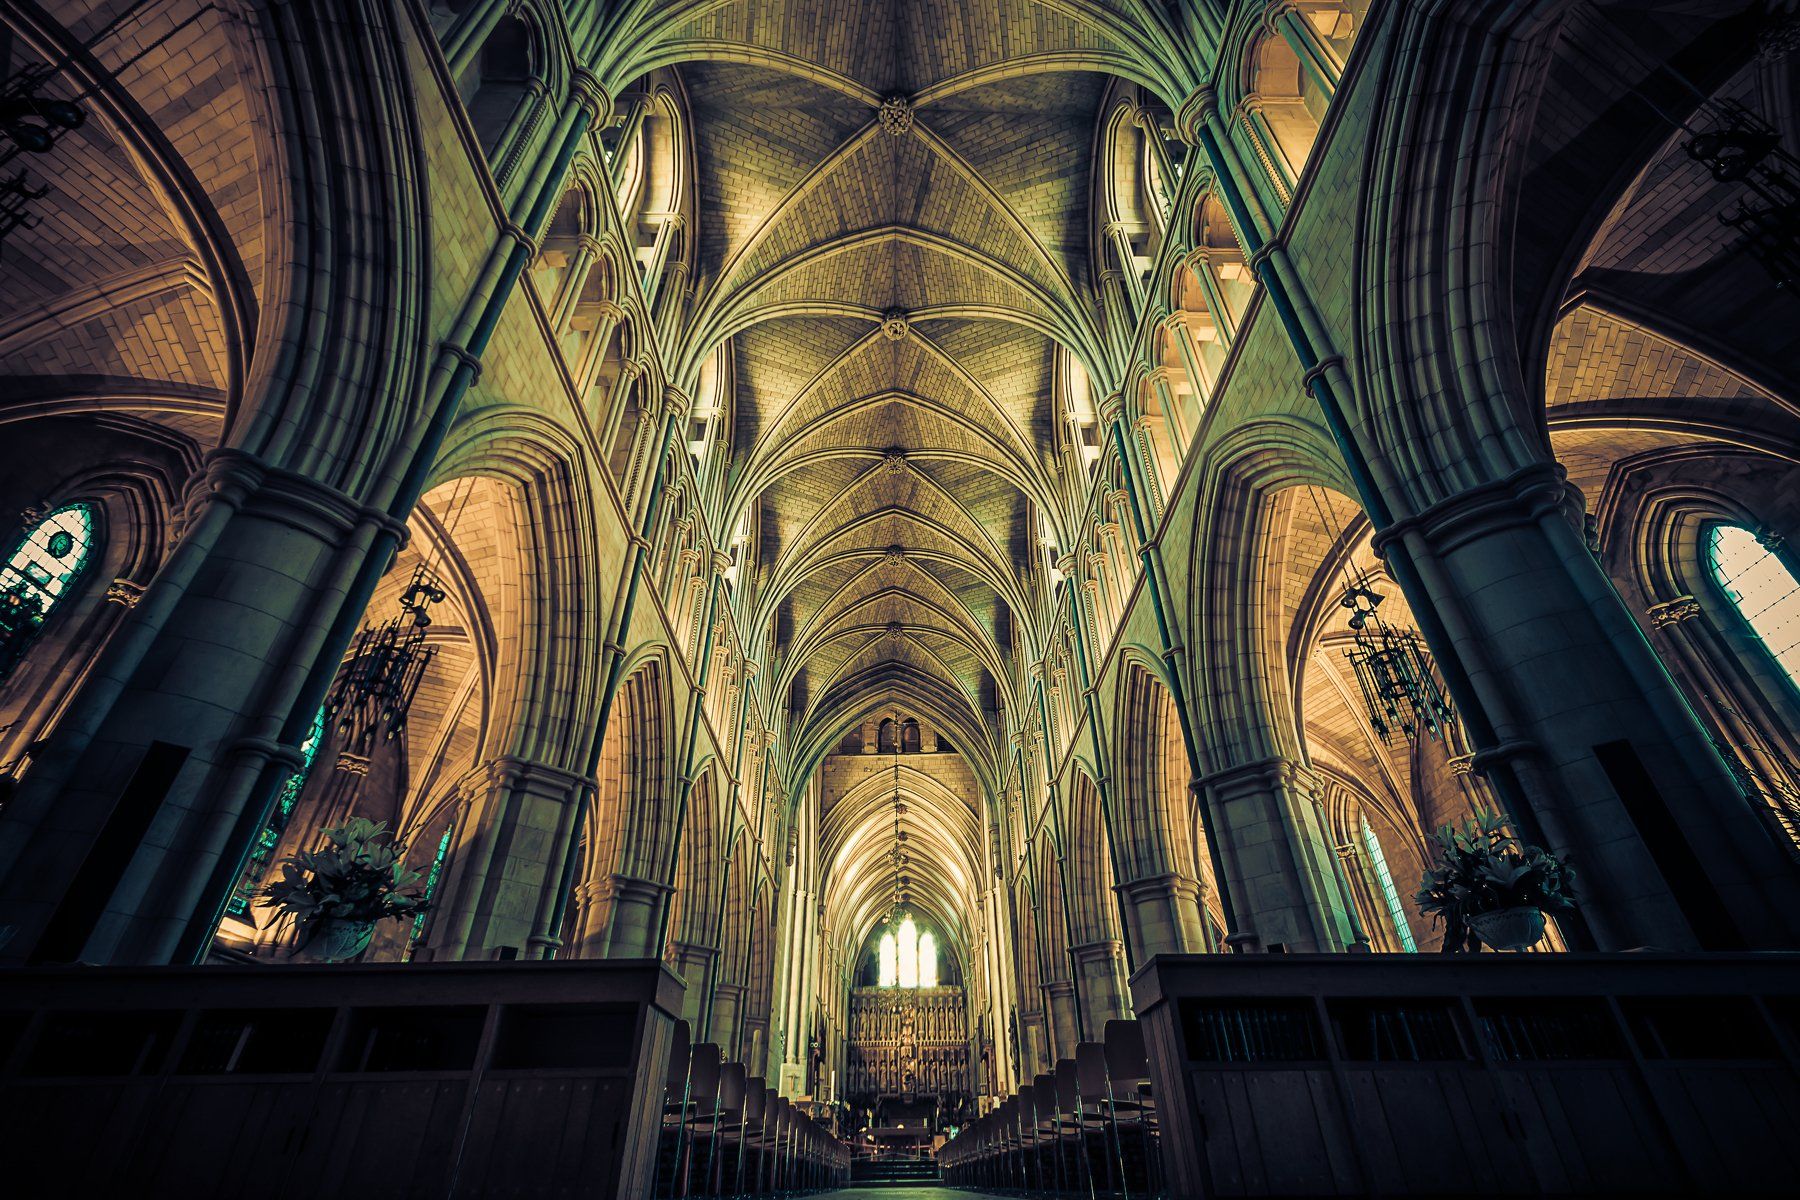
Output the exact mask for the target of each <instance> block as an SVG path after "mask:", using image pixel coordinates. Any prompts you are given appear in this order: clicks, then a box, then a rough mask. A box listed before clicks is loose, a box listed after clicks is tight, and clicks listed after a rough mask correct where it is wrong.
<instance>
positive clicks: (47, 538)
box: [0, 504, 94, 680]
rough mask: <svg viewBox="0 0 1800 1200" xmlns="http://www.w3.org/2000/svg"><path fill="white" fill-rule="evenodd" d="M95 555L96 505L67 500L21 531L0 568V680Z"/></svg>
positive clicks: (72, 591) (23, 652) (39, 630)
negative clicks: (94, 507)
mask: <svg viewBox="0 0 1800 1200" xmlns="http://www.w3.org/2000/svg"><path fill="white" fill-rule="evenodd" d="M93 557H94V509H93V506H92V505H89V504H65V505H64V506H63V507H61V508H59V509H57V510H56V511H55V512H53V513H51V514H50V515H49V516H47V517H45V518H43V519H42V520H41V521H39V522H38V523H37V524H35V525H33V526H32V527H31V528H29V529H27V530H26V531H25V536H24V537H22V538H20V539H19V544H18V545H17V546H16V547H14V548H13V552H12V553H11V554H10V555H8V556H7V559H6V565H5V566H4V567H0V680H4V679H5V678H6V677H7V676H8V675H11V674H12V671H13V668H14V667H16V666H18V665H19V663H20V661H22V660H23V659H24V657H25V653H26V651H27V650H29V649H30V648H31V644H32V643H33V642H34V641H36V640H37V636H38V634H39V633H40V632H42V631H43V628H44V625H45V624H46V623H47V622H48V621H49V620H50V616H51V614H52V613H54V612H55V611H56V609H57V607H58V606H59V605H61V604H62V603H63V602H64V601H65V600H67V599H68V598H69V597H70V596H72V595H74V594H75V584H76V582H77V581H78V580H79V579H80V578H81V576H82V575H83V573H85V572H86V571H87V568H88V564H89V563H90V562H91V561H92V560H93Z"/></svg>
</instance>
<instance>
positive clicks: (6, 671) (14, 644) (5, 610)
mask: <svg viewBox="0 0 1800 1200" xmlns="http://www.w3.org/2000/svg"><path fill="white" fill-rule="evenodd" d="M43 616H44V602H43V600H42V599H41V598H40V597H39V595H38V592H37V589H36V588H34V587H32V586H31V583H30V581H29V580H27V579H25V578H24V577H23V576H21V577H20V578H19V579H17V580H15V581H14V582H13V584H12V585H11V586H10V587H7V588H5V589H4V590H0V680H4V679H6V678H7V677H8V676H10V675H11V674H12V672H13V668H14V667H16V666H18V665H19V663H20V662H21V661H22V660H23V659H24V657H25V652H26V651H27V650H29V649H30V648H31V643H32V642H33V641H34V640H35V639H36V637H37V632H38V628H39V626H41V625H42V624H43Z"/></svg>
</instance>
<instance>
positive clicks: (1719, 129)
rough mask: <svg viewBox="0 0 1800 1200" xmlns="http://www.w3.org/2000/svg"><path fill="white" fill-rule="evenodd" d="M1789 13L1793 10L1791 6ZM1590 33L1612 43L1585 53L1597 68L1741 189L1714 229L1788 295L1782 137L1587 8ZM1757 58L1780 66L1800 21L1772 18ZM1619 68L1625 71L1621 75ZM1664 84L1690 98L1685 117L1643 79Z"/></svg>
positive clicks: (1799, 270) (1790, 223)
mask: <svg viewBox="0 0 1800 1200" xmlns="http://www.w3.org/2000/svg"><path fill="white" fill-rule="evenodd" d="M1790 7H1791V6H1790ZM1590 11H1591V13H1592V15H1593V18H1594V20H1593V28H1595V29H1596V30H1597V31H1599V32H1600V33H1601V34H1602V36H1604V37H1605V38H1607V39H1609V40H1610V41H1611V43H1612V47H1611V50H1610V52H1608V53H1597V52H1593V51H1590V52H1589V53H1588V57H1589V59H1590V61H1591V62H1592V63H1593V64H1594V66H1595V68H1596V69H1597V70H1599V71H1601V72H1603V73H1605V74H1608V75H1610V76H1612V77H1613V78H1614V79H1615V80H1617V81H1618V82H1620V83H1622V84H1623V85H1624V86H1625V88H1626V90H1628V91H1629V92H1630V93H1631V94H1632V95H1633V96H1635V97H1636V98H1637V99H1638V100H1639V101H1640V102H1641V103H1642V104H1643V105H1644V107H1646V108H1648V109H1649V110H1650V111H1651V112H1652V113H1654V114H1655V116H1656V118H1657V120H1658V121H1660V122H1662V123H1663V124H1664V125H1666V126H1668V127H1669V129H1671V130H1672V131H1674V132H1675V133H1679V134H1686V135H1687V136H1686V138H1685V139H1684V140H1683V141H1682V142H1681V148H1682V150H1683V151H1684V152H1685V153H1686V154H1687V156H1688V157H1689V158H1691V159H1693V160H1694V161H1695V162H1697V163H1699V164H1701V165H1702V166H1704V167H1705V168H1706V169H1707V171H1708V172H1709V173H1710V174H1711V175H1712V177H1713V179H1714V180H1715V181H1716V182H1718V183H1722V184H1732V185H1739V186H1741V187H1742V188H1743V191H1742V192H1740V193H1739V194H1738V195H1737V196H1735V197H1733V199H1734V200H1735V204H1734V206H1733V207H1732V208H1731V209H1729V210H1728V211H1724V212H1721V213H1719V215H1718V219H1719V223H1720V224H1722V225H1725V226H1726V227H1728V228H1730V229H1734V230H1737V231H1738V232H1740V233H1742V234H1743V240H1742V242H1741V246H1742V248H1743V250H1744V252H1745V253H1747V254H1748V255H1749V256H1750V257H1752V258H1754V259H1756V260H1757V262H1759V263H1761V264H1762V266H1763V268H1764V269H1765V270H1766V271H1768V273H1769V275H1770V276H1771V277H1772V278H1773V279H1774V281H1775V286H1776V287H1777V288H1781V289H1783V290H1789V289H1792V288H1793V287H1795V286H1796V281H1800V159H1797V158H1796V157H1795V156H1794V155H1793V154H1791V153H1789V152H1788V151H1787V150H1786V149H1785V148H1784V147H1783V146H1782V144H1781V135H1780V132H1779V131H1778V130H1777V129H1776V128H1775V127H1774V126H1773V125H1772V124H1770V123H1769V122H1768V121H1767V120H1765V119H1764V118H1763V117H1761V116H1760V115H1758V114H1757V113H1755V112H1753V111H1751V110H1750V109H1749V108H1748V107H1746V106H1745V105H1743V104H1740V103H1738V102H1737V101H1735V100H1722V99H1718V98H1717V97H1715V96H1712V95H1709V94H1708V93H1707V92H1706V91H1705V90H1704V89H1702V88H1700V87H1698V86H1696V85H1695V84H1694V83H1693V81H1691V80H1689V79H1687V78H1686V77H1685V76H1683V75H1682V74H1681V73H1680V72H1679V71H1677V70H1676V69H1675V68H1674V67H1673V66H1672V65H1670V64H1668V63H1662V62H1658V61H1657V60H1655V59H1654V58H1653V57H1651V56H1648V55H1646V54H1645V53H1644V52H1643V50H1642V48H1641V47H1640V46H1639V45H1638V44H1637V42H1636V40H1635V39H1634V38H1633V36H1632V35H1631V34H1630V33H1629V32H1627V31H1626V30H1624V29H1621V28H1620V27H1619V26H1618V25H1616V24H1615V23H1614V22H1613V21H1612V20H1611V19H1610V18H1608V17H1607V16H1605V15H1603V14H1601V13H1600V12H1599V10H1598V9H1596V8H1592V6H1590ZM1756 43H1757V45H1756V57H1757V58H1758V59H1759V60H1761V61H1762V62H1765V63H1770V64H1773V63H1777V62H1780V61H1781V60H1783V59H1786V58H1789V57H1791V56H1792V55H1793V53H1794V50H1795V49H1796V48H1797V47H1800V17H1796V16H1794V15H1793V14H1792V12H1791V11H1790V12H1789V13H1788V14H1786V15H1780V14H1775V15H1773V16H1772V18H1771V20H1770V22H1769V24H1767V25H1766V26H1765V27H1764V28H1763V29H1762V30H1761V31H1760V32H1759V34H1758V35H1757V39H1756ZM1621 63H1623V64H1625V65H1626V67H1628V68H1630V69H1626V70H1622V69H1621V67H1620V64H1621ZM1653 76H1654V77H1661V78H1664V79H1667V80H1670V81H1673V82H1674V83H1675V84H1676V86H1677V87H1678V88H1679V90H1680V91H1682V92H1685V93H1687V99H1688V100H1689V101H1691V103H1692V105H1693V107H1692V109H1691V110H1690V112H1689V113H1687V114H1684V113H1682V112H1681V111H1679V109H1676V110H1671V109H1670V108H1669V107H1668V101H1666V100H1664V99H1659V98H1658V97H1657V96H1655V95H1652V94H1651V93H1650V92H1649V91H1648V90H1647V89H1646V88H1645V87H1644V86H1643V79H1645V78H1650V77H1653Z"/></svg>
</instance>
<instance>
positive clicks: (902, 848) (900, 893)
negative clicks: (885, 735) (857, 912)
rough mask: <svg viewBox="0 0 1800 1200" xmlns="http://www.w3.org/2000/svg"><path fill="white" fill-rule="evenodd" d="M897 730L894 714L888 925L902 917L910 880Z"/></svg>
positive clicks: (897, 921) (898, 724) (897, 718)
mask: <svg viewBox="0 0 1800 1200" xmlns="http://www.w3.org/2000/svg"><path fill="white" fill-rule="evenodd" d="M899 730H900V720H899V717H898V716H897V715H896V717H895V719H894V731H895V741H894V747H895V749H894V848H893V849H892V850H890V851H888V862H889V864H890V865H891V867H892V871H893V873H892V875H891V876H890V878H891V880H892V891H891V893H890V897H889V900H888V911H887V921H886V923H887V924H888V925H897V924H898V923H899V922H900V921H901V920H902V919H903V918H904V916H905V913H904V909H905V908H906V905H907V901H908V899H909V896H908V893H907V890H906V889H907V885H908V884H909V883H911V882H912V880H911V878H910V877H909V876H908V875H907V873H906V865H907V863H908V862H909V861H910V858H909V856H908V855H907V853H906V830H905V829H903V828H902V827H901V824H900V818H902V817H904V816H905V815H906V804H905V802H904V801H902V800H901V798H900V750H899V746H900V742H899Z"/></svg>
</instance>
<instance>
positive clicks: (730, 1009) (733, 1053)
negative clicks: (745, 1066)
mask: <svg viewBox="0 0 1800 1200" xmlns="http://www.w3.org/2000/svg"><path fill="white" fill-rule="evenodd" d="M748 990H749V989H747V988H746V987H745V986H744V985H743V984H741V983H720V984H718V985H717V986H715V987H714V988H713V1007H712V1021H711V1028H710V1029H708V1030H707V1038H708V1040H710V1041H713V1042H717V1043H718V1045H719V1049H720V1050H722V1051H723V1052H724V1054H725V1058H726V1059H727V1061H734V1060H735V1061H738V1062H742V1061H743V1055H744V1047H743V1046H741V1045H739V1043H738V1030H739V1028H740V1026H741V1025H742V1024H743V1020H744V996H745V993H746V992H747V991H748Z"/></svg>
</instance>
